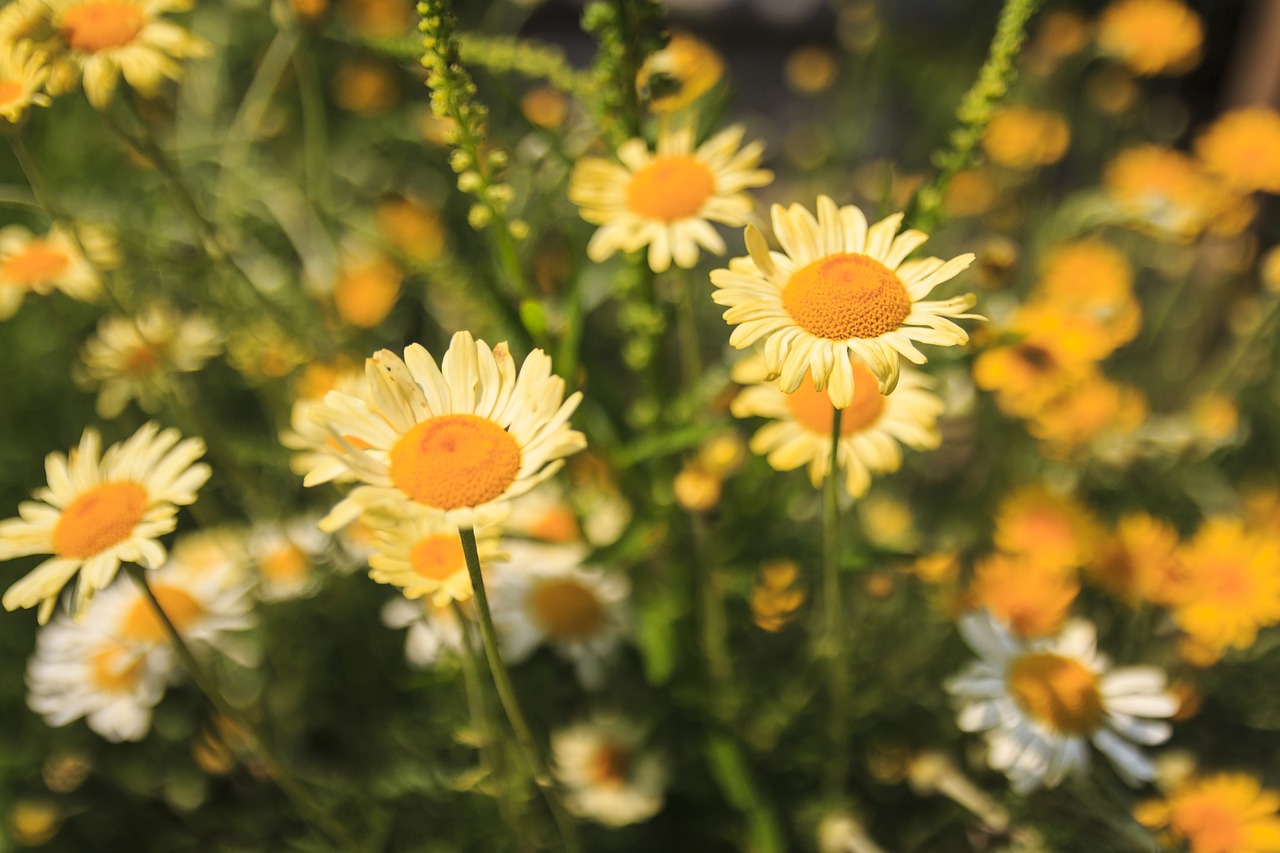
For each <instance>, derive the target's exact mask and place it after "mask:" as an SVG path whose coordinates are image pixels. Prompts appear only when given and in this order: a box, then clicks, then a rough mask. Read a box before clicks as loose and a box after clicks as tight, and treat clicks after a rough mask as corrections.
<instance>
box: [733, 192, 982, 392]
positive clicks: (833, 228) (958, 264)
mask: <svg viewBox="0 0 1280 853" xmlns="http://www.w3.org/2000/svg"><path fill="white" fill-rule="evenodd" d="M772 215H773V230H774V235H775V236H776V237H777V238H778V240H779V242H781V244H782V247H783V250H784V251H785V252H786V254H780V253H778V252H770V251H769V249H768V246H767V245H766V244H765V241H764V235H763V234H761V233H760V229H758V228H756V227H755V226H754V225H748V226H747V230H746V242H747V251H748V253H749V256H748V257H744V258H734V259H733V260H731V261H730V262H729V268H728V269H727V270H725V269H721V270H715V271H714V272H712V273H711V283H712V284H714V285H715V286H716V288H717V290H716V292H715V293H714V294H712V298H713V299H714V300H715V302H716V303H717V304H719V305H724V306H727V307H728V309H729V310H727V311H725V312H724V319H725V321H726V322H727V323H730V324H734V325H737V328H736V329H734V330H733V334H732V335H731V336H730V338H729V342H730V343H731V344H733V346H735V347H737V348H738V349H742V348H743V347H747V346H750V345H751V344H753V343H755V342H756V341H758V340H760V339H761V338H764V339H765V346H764V355H765V366H766V367H767V369H768V371H769V372H770V373H771V374H780V380H779V381H780V387H781V388H782V390H783V391H785V392H787V393H791V392H792V391H795V390H796V389H797V388H799V387H800V385H801V383H802V382H803V381H804V379H805V376H806V374H808V375H810V376H812V377H813V382H814V387H815V388H816V389H817V390H819V391H821V390H823V389H824V388H827V389H828V393H829V394H830V396H831V402H832V403H833V404H835V406H836V408H839V409H845V408H848V407H849V406H850V405H852V404H853V402H854V373H853V364H854V363H856V362H855V361H854V360H850V358H849V356H850V355H851V354H852V355H853V356H856V357H857V359H858V360H861V361H862V362H863V363H865V364H866V365H867V366H868V367H870V368H871V371H872V372H873V373H874V374H875V375H876V377H877V378H878V379H879V385H880V391H881V393H886V394H887V393H889V392H891V391H892V390H893V389H894V387H895V386H896V385H897V384H898V371H899V362H898V357H899V355H903V356H906V358H907V359H909V360H910V361H913V362H915V363H917V364H920V363H923V362H924V361H925V357H924V355H922V354H921V353H920V351H919V350H918V349H916V347H915V343H913V342H920V343H929V344H937V345H940V346H953V345H956V344H962V343H965V342H966V341H967V340H969V336H968V335H967V334H966V333H965V331H964V330H963V329H961V328H960V327H959V326H957V325H956V324H955V323H953V322H951V321H950V320H948V319H946V318H947V317H969V316H972V315H969V314H965V313H964V312H965V311H967V310H968V309H969V308H971V307H973V304H974V297H973V296H972V295H968V296H958V297H955V298H954V299H948V300H945V301H942V302H931V301H921V300H923V299H924V297H926V296H928V295H929V293H930V292H931V291H932V290H933V289H934V288H935V287H937V286H938V285H939V284H941V283H942V282H944V281H948V280H949V279H951V278H952V277H953V276H955V275H956V274H957V273H959V272H960V271H961V270H963V269H965V268H966V267H968V266H969V264H971V263H972V262H973V258H974V256H973V255H972V254H966V255H960V256H959V257H956V258H953V259H951V260H950V261H946V262H943V261H942V260H940V259H938V258H925V259H922V260H914V261H906V262H904V261H903V258H905V257H906V256H907V255H908V254H910V253H911V252H912V251H914V250H915V249H916V248H918V247H919V246H920V245H921V244H922V243H924V241H925V240H926V239H927V237H926V236H925V235H924V234H922V233H921V232H919V231H914V230H913V231H904V232H903V233H902V234H897V231H898V226H899V224H900V223H901V222H902V214H900V213H896V214H894V215H893V216H890V217H888V218H887V219H883V220H881V221H880V222H877V223H876V224H875V225H873V226H871V227H870V228H868V227H867V220H866V217H864V216H863V214H862V211H861V210H859V209H858V208H856V207H854V206H852V205H849V206H846V207H842V208H837V207H836V205H835V202H833V201H832V200H831V199H829V198H827V197H826V196H819V197H818V218H817V219H816V220H815V219H814V217H813V215H812V214H810V213H809V211H807V210H805V209H804V208H803V207H801V206H800V205H798V204H795V205H792V206H791V208H790V209H784V208H783V207H782V206H781V205H774V206H773V210H772ZM895 234H897V236H896V237H895V236H894V235H895ZM828 386H829V388H828Z"/></svg>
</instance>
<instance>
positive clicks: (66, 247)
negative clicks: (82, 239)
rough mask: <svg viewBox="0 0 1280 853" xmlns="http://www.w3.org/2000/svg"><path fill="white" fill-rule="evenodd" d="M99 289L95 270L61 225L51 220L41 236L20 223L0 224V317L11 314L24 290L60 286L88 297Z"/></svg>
mask: <svg viewBox="0 0 1280 853" xmlns="http://www.w3.org/2000/svg"><path fill="white" fill-rule="evenodd" d="M101 289H102V283H101V281H100V280H99V278H98V274H97V273H96V272H95V271H94V269H93V267H92V266H90V264H89V262H88V261H86V260H85V258H84V255H82V254H81V253H80V250H79V249H78V248H77V247H76V244H75V241H74V240H73V239H72V237H71V234H70V233H69V232H68V230H67V229H66V228H65V227H63V226H62V225H60V224H58V223H54V225H53V227H51V228H50V229H49V233H47V234H45V235H44V236H43V237H37V236H35V235H34V234H32V233H31V232H30V231H28V230H27V229H26V228H23V227H22V226H21V225H9V226H7V227H5V228H0V320H7V319H8V318H9V317H12V316H13V314H14V312H16V311H17V310H18V307H19V306H20V305H21V304H22V297H23V296H25V295H26V294H27V293H28V292H30V293H39V294H46V293H50V292H52V291H53V290H61V291H62V292H63V293H65V294H67V295H68V296H70V297H71V298H72V299H80V300H83V301H88V300H90V299H93V298H94V297H95V296H97V295H98V293H99V292H100V291H101Z"/></svg>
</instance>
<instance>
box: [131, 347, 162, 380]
mask: <svg viewBox="0 0 1280 853" xmlns="http://www.w3.org/2000/svg"><path fill="white" fill-rule="evenodd" d="M159 363H160V359H159V353H158V352H157V348H156V347H154V346H152V345H151V344H138V345H137V346H136V347H134V348H133V349H131V350H129V355H128V356H126V357H125V361H124V372H125V373H128V374H130V375H132V376H145V375H147V374H148V373H151V372H152V371H154V370H155V369H156V366H157V365H159Z"/></svg>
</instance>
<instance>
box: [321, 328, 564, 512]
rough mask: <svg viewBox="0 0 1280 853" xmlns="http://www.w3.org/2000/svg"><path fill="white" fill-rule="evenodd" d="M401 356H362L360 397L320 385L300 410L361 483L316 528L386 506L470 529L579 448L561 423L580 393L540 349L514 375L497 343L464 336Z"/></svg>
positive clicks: (504, 349)
mask: <svg viewBox="0 0 1280 853" xmlns="http://www.w3.org/2000/svg"><path fill="white" fill-rule="evenodd" d="M404 355H405V357H404V360H401V359H400V358H399V356H397V355H395V354H394V353H392V352H390V351H389V350H382V351H381V352H379V353H378V354H376V355H375V356H373V358H370V359H369V360H368V363H367V365H366V376H367V377H368V382H369V386H370V389H369V394H370V397H371V399H372V401H373V404H372V405H371V404H370V403H369V402H366V400H365V399H362V398H361V397H356V396H353V395H350V394H344V393H342V392H340V391H331V392H330V393H329V395H328V396H327V397H326V398H325V402H324V405H323V406H321V407H320V408H319V409H318V410H317V411H316V412H315V413H314V414H313V415H312V417H313V419H314V420H315V421H316V422H317V423H321V424H323V425H325V427H326V428H327V429H328V430H329V433H330V435H331V437H332V438H333V439H334V440H335V441H336V443H337V444H338V445H339V446H340V447H342V448H343V450H344V451H345V454H344V455H343V456H342V461H343V463H344V464H345V465H346V466H347V467H348V468H349V469H350V470H351V472H352V473H353V474H355V476H356V479H357V480H359V481H360V482H361V483H362V484H363V485H360V486H358V487H356V488H355V489H354V490H353V491H352V492H351V494H350V495H348V496H347V497H346V498H345V499H344V500H343V501H341V502H340V503H339V504H338V505H337V506H335V507H334V508H333V511H332V512H330V513H329V515H328V516H326V517H325V519H324V520H323V521H322V522H321V527H322V528H323V529H325V530H329V531H333V530H336V529H338V528H339V527H342V526H343V525H344V524H346V523H347V522H349V521H351V520H353V519H354V518H355V517H356V516H358V515H359V514H360V513H361V512H362V511H364V510H367V509H376V508H379V507H386V506H398V508H399V510H400V511H401V512H402V513H403V514H413V513H417V514H434V515H438V516H443V517H444V518H445V519H446V520H448V521H449V522H450V523H453V524H455V525H458V526H475V525H476V524H477V523H478V522H481V521H483V520H485V519H487V518H493V517H497V516H501V515H502V514H504V513H505V507H504V506H503V502H504V501H507V500H509V499H511V498H514V497H517V496H519V495H522V494H524V493H525V492H527V491H529V490H530V489H532V488H533V487H534V486H536V485H537V484H538V483H540V482H542V481H543V480H545V479H547V478H548V477H550V476H551V475H552V474H554V473H555V472H556V471H558V470H559V469H560V468H561V467H562V466H563V464H564V457H566V456H568V455H570V454H572V453H575V452H577V451H578V450H581V449H582V448H583V447H584V446H585V445H586V442H585V440H584V439H583V436H582V433H580V432H578V431H576V430H574V429H571V428H570V427H569V425H568V421H569V416H570V415H571V414H573V411H574V409H576V408H577V406H578V403H579V401H580V400H581V399H582V394H581V393H575V394H572V395H570V396H569V398H568V399H565V396H564V391H565V387H564V380H563V379H561V378H560V377H558V376H553V375H552V374H551V359H549V358H548V357H547V356H546V355H545V354H543V352H542V351H541V350H534V351H533V352H532V353H530V354H529V357H528V358H527V359H525V361H524V364H523V365H521V367H520V371H519V374H518V375H517V373H516V366H515V362H514V361H513V360H512V358H511V354H510V353H509V352H508V350H507V345H506V344H505V343H502V344H498V345H497V346H496V347H493V348H492V349H490V348H489V346H488V345H486V344H485V343H484V341H475V340H473V339H472V337H471V335H470V333H468V332H458V333H457V334H456V335H454V336H453V340H452V341H451V342H450V344H449V350H448V352H446V353H445V355H444V358H443V359H441V363H440V365H437V364H436V361H435V359H434V358H432V357H431V354H430V353H428V352H427V351H426V350H425V349H424V348H423V347H421V346H419V345H418V344H411V345H410V346H409V347H408V348H407V349H406V350H405V354H404ZM317 476H319V475H318V474H316V473H315V472H313V473H309V474H308V475H307V477H306V479H305V480H304V483H305V484H306V485H314V484H315V483H316V482H317V479H316V477H317Z"/></svg>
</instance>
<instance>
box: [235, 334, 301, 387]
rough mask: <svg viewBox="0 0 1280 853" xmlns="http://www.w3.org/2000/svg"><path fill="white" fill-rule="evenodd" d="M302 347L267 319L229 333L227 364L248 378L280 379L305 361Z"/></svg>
mask: <svg viewBox="0 0 1280 853" xmlns="http://www.w3.org/2000/svg"><path fill="white" fill-rule="evenodd" d="M308 356H309V353H308V352H307V351H306V350H305V349H303V347H302V344H300V343H299V342H297V341H295V340H294V339H293V338H291V337H289V335H287V334H286V333H285V332H284V330H283V329H281V328H280V327H279V326H277V325H276V324H275V323H274V322H272V321H270V320H261V321H259V322H256V323H252V324H250V325H248V326H246V327H244V328H241V329H236V330H234V331H231V332H229V336H228V338H227V361H228V362H229V363H230V364H231V366H232V367H234V368H235V369H236V370H238V371H239V372H240V373H242V374H243V375H245V376H247V377H249V378H250V379H279V378H280V377H282V376H288V375H289V374H290V373H292V372H293V369H294V368H295V367H297V366H298V365H300V364H302V363H303V362H305V361H306V360H307V358H308Z"/></svg>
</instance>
